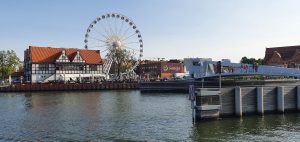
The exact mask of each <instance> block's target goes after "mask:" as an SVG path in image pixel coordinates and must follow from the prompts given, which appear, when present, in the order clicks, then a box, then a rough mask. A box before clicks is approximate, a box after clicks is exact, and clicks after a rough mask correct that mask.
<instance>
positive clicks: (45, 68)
mask: <svg viewBox="0 0 300 142" xmlns="http://www.w3.org/2000/svg"><path fill="white" fill-rule="evenodd" d="M38 70H40V71H48V70H49V64H39V67H38Z"/></svg>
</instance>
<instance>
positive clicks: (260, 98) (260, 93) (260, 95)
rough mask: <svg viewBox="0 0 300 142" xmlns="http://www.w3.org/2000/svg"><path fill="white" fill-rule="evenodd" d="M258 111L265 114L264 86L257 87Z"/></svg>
mask: <svg viewBox="0 0 300 142" xmlns="http://www.w3.org/2000/svg"><path fill="white" fill-rule="evenodd" d="M256 90H257V113H259V114H264V88H263V87H257V88H256Z"/></svg>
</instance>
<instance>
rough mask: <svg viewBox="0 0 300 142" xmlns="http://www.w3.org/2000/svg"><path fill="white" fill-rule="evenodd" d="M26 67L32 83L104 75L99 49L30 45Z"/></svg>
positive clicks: (26, 53) (27, 75)
mask: <svg viewBox="0 0 300 142" xmlns="http://www.w3.org/2000/svg"><path fill="white" fill-rule="evenodd" d="M24 69H25V80H26V81H30V82H32V83H37V82H49V81H69V80H76V81H81V80H82V79H90V80H93V79H94V78H97V77H102V76H103V74H102V60H101V56H100V51H99V50H86V49H76V48H52V47H37V46H29V48H28V49H26V50H25V54H24Z"/></svg>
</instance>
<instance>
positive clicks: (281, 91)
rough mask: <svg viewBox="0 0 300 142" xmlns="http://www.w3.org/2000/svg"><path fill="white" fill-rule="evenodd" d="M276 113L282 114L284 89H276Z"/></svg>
mask: <svg viewBox="0 0 300 142" xmlns="http://www.w3.org/2000/svg"><path fill="white" fill-rule="evenodd" d="M277 111H278V112H281V113H283V112H284V87H283V86H278V87H277Z"/></svg>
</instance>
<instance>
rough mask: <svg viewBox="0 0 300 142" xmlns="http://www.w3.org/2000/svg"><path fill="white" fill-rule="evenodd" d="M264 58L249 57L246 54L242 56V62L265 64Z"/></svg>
mask: <svg viewBox="0 0 300 142" xmlns="http://www.w3.org/2000/svg"><path fill="white" fill-rule="evenodd" d="M263 61H264V60H263V59H261V58H258V59H257V60H256V59H255V58H247V57H246V56H244V57H242V59H241V61H240V63H243V64H255V63H257V64H258V65H263Z"/></svg>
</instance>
